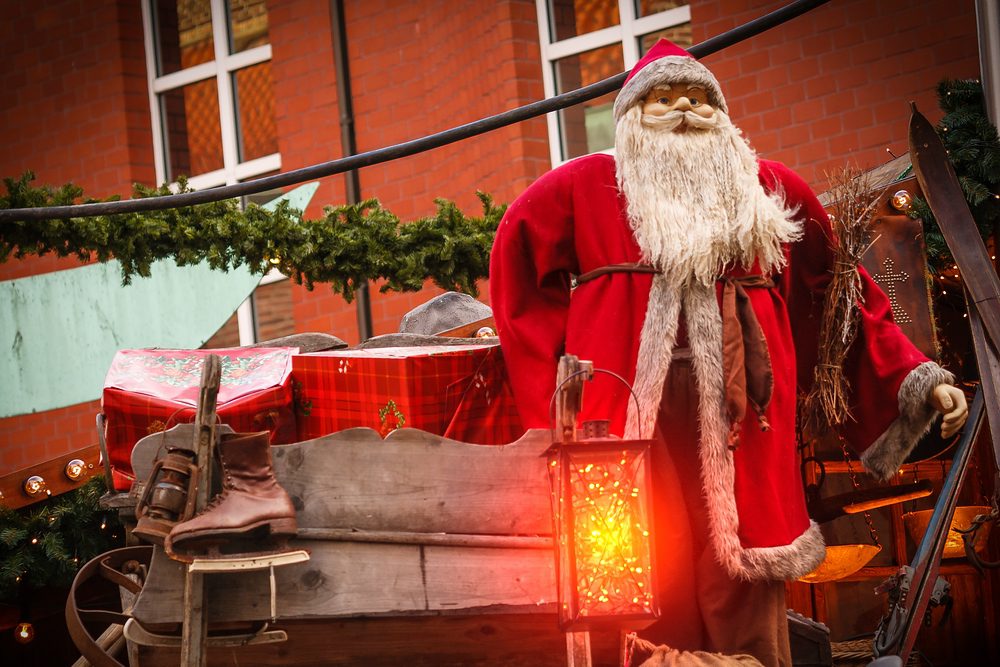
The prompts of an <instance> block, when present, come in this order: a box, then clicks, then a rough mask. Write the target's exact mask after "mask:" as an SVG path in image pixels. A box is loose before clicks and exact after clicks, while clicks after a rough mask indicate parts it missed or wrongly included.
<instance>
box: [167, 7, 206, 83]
mask: <svg viewBox="0 0 1000 667" xmlns="http://www.w3.org/2000/svg"><path fill="white" fill-rule="evenodd" d="M153 20H154V22H155V23H156V66H157V74H158V75H159V76H163V75H164V74H170V73H171V72H176V71H178V70H181V69H184V68H185V67H192V66H194V65H200V64H201V63H207V62H209V61H211V60H214V59H215V46H214V42H213V41H212V6H211V3H210V1H209V0H180V1H178V0H174V1H173V2H170V1H169V0H156V1H154V3H153Z"/></svg>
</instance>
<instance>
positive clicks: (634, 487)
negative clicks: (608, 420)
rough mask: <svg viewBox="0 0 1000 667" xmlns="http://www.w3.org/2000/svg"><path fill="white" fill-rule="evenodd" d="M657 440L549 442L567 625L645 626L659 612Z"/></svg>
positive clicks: (562, 614)
mask: <svg viewBox="0 0 1000 667" xmlns="http://www.w3.org/2000/svg"><path fill="white" fill-rule="evenodd" d="M650 444H651V443H650V441H648V440H613V439H610V438H600V437H598V438H594V439H585V440H580V441H575V442H561V443H557V444H555V445H553V447H552V448H551V449H550V450H549V464H548V470H549V481H550V484H551V489H552V501H553V509H554V519H555V538H556V549H557V552H558V553H557V561H556V562H557V572H556V575H557V585H558V592H559V625H560V627H561V628H562V630H563V631H565V632H576V631H579V630H588V629H590V628H591V627H595V626H597V627H602V628H607V627H608V626H618V627H622V628H624V627H628V628H629V629H634V630H638V629H641V628H643V627H645V626H646V625H649V624H650V623H652V622H653V621H654V620H656V618H657V616H658V614H659V610H658V608H657V604H656V585H655V579H654V577H655V573H656V569H655V564H654V562H653V554H654V548H653V542H652V539H653V538H652V535H651V533H652V527H651V523H652V503H651V495H650V491H651V489H650V481H651V479H652V474H651V470H650V463H649V457H650Z"/></svg>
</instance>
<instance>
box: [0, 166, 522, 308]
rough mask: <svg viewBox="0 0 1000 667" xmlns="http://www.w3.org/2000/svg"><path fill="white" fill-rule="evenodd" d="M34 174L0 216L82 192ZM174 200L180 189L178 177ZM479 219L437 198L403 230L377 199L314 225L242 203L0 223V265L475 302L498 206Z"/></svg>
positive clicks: (152, 192) (19, 183) (145, 193)
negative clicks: (256, 280) (375, 285)
mask: <svg viewBox="0 0 1000 667" xmlns="http://www.w3.org/2000/svg"><path fill="white" fill-rule="evenodd" d="M33 180H34V175H33V174H32V173H31V172H26V173H25V174H24V175H23V176H21V178H19V179H11V178H6V179H4V183H5V184H6V188H7V194H6V195H5V196H0V208H25V207H39V206H55V205H63V204H70V203H76V202H78V201H80V200H81V199H82V198H83V191H82V190H81V189H80V188H78V187H76V186H74V185H72V184H68V185H64V186H62V187H60V188H58V189H52V188H49V187H32V186H31V185H30V183H31V181H33ZM179 186H180V189H181V191H182V192H186V191H188V187H187V183H186V181H185V180H184V179H180V181H179ZM167 194H171V192H170V190H169V189H168V188H167V187H166V186H164V187H161V188H156V189H151V188H144V187H142V186H139V185H137V186H135V196H136V197H157V196H163V195H167ZM477 195H478V197H479V200H480V202H481V203H482V207H483V213H482V216H481V217H469V216H466V215H464V214H463V213H462V212H461V211H460V210H459V209H458V207H457V206H456V205H455V204H454V203H452V202H450V201H447V200H443V199H439V200H437V201H436V203H437V212H436V213H435V215H433V216H429V217H426V218H421V219H418V220H415V221H413V222H410V223H408V224H401V222H400V220H399V218H397V217H396V216H395V215H393V214H392V213H391V212H390V211H388V210H386V209H384V208H383V207H382V206H381V204H379V202H378V201H377V200H374V199H369V200H367V201H363V202H361V203H359V204H353V205H346V206H337V207H331V208H327V209H326V211H325V215H324V216H323V217H322V218H320V219H318V220H308V219H303V218H302V215H301V213H300V212H298V211H294V210H292V209H291V208H289V207H288V205H287V203H284V204H282V205H280V206H278V207H277V208H276V209H275V210H274V211H269V210H266V209H264V208H261V207H260V206H257V205H255V204H250V205H249V206H248V207H247V209H246V210H243V211H241V210H240V209H239V207H238V206H237V204H236V201H235V200H230V201H223V202H215V203H210V204H199V205H197V206H184V207H181V208H176V209H168V210H163V211H150V212H147V213H125V214H115V215H105V216H95V217H92V218H71V219H69V220H44V221H40V222H32V223H27V222H18V221H15V222H4V223H0V262H3V261H6V260H7V259H9V258H10V257H14V258H22V257H25V256H27V255H45V254H47V253H54V254H56V255H58V256H60V257H65V256H70V255H73V256H76V257H79V258H80V259H82V260H88V259H91V258H94V259H97V260H98V261H108V260H110V259H112V258H114V259H116V260H118V261H119V262H120V264H121V269H122V284H124V285H127V284H129V282H130V281H131V279H132V278H133V277H134V276H149V273H150V268H151V266H152V264H153V262H155V261H157V260H161V259H173V260H174V261H175V262H176V263H177V264H178V265H179V266H185V265H190V264H197V263H200V262H202V261H207V262H208V264H209V266H210V267H211V268H213V269H216V270H219V271H228V270H229V269H233V268H236V267H239V266H244V265H245V266H246V267H247V268H248V269H249V270H250V271H251V272H253V273H257V274H261V275H263V274H264V273H266V272H267V271H268V270H269V269H271V268H272V267H277V268H278V269H279V270H281V271H282V272H283V273H285V274H286V275H289V276H291V277H292V278H293V279H294V280H296V281H297V282H299V283H301V284H304V285H305V286H306V287H307V288H308V289H313V286H314V285H315V284H316V283H327V284H329V285H330V287H331V288H332V289H333V290H334V291H335V292H337V293H338V294H341V295H342V296H343V297H344V298H345V299H346V300H347V301H351V300H352V299H353V297H354V292H355V290H356V289H357V288H358V286H359V285H361V284H363V283H365V282H367V281H373V280H381V281H384V284H383V285H382V287H381V290H382V291H383V292H385V291H390V290H394V291H417V290H420V289H421V288H422V287H423V285H424V283H425V282H426V281H427V280H431V281H433V282H434V284H436V285H438V286H439V287H441V288H443V289H446V290H458V291H462V292H466V293H469V294H473V295H476V294H477V289H476V281H478V280H480V279H482V278H486V277H487V275H488V271H489V255H490V249H491V248H492V245H493V236H494V234H495V233H496V229H497V225H498V224H499V222H500V218H501V217H502V216H503V213H504V210H505V208H506V207H505V206H498V205H496V204H494V203H493V200H492V199H491V198H490V197H489V195H486V194H484V193H477Z"/></svg>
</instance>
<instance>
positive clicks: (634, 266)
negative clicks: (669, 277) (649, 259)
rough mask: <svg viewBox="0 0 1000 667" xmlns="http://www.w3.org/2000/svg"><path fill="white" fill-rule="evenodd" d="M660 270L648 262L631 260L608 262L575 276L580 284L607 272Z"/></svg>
mask: <svg viewBox="0 0 1000 667" xmlns="http://www.w3.org/2000/svg"><path fill="white" fill-rule="evenodd" d="M659 272H660V270H659V269H657V268H656V267H655V266H650V265H649V264H640V263H638V262H632V263H628V264H608V265H607V266H602V267H600V268H597V269H594V270H593V271H587V272H586V273H581V274H580V275H578V276H577V277H576V284H577V285H582V284H584V283H587V282H590V281H591V280H593V279H594V278H600V277H601V276H606V275H608V274H609V273H659Z"/></svg>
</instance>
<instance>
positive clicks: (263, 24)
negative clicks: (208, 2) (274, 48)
mask: <svg viewBox="0 0 1000 667" xmlns="http://www.w3.org/2000/svg"><path fill="white" fill-rule="evenodd" d="M228 4H229V11H228V15H229V52H230V53H239V52H240V51H246V50H247V49H252V48H253V47H255V46H261V45H263V44H267V39H268V37H267V2H265V0H229V3H228Z"/></svg>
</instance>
